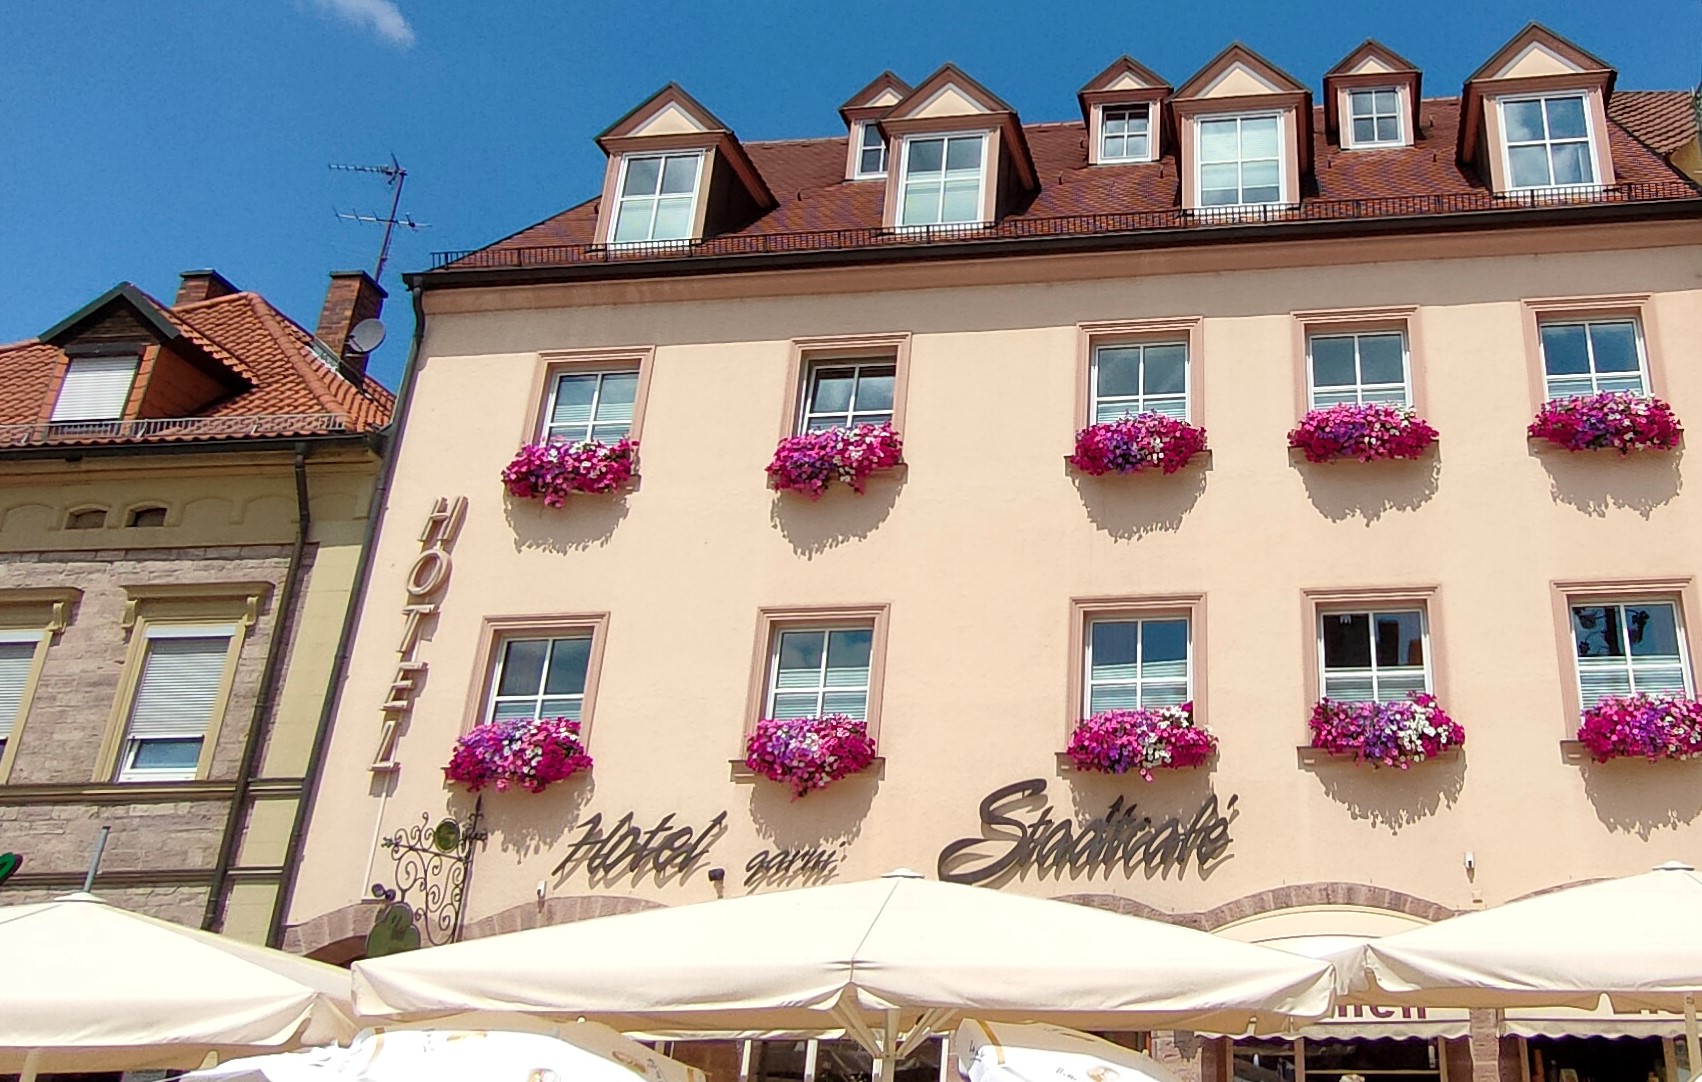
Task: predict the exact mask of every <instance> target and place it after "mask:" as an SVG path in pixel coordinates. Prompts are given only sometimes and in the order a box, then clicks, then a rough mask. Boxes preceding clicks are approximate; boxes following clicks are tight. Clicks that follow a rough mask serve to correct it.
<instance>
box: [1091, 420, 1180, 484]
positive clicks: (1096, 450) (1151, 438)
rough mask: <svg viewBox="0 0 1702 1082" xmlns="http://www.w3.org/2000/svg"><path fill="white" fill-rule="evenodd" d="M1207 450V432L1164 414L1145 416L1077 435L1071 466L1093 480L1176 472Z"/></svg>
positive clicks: (1098, 426) (1119, 421) (1098, 427)
mask: <svg viewBox="0 0 1702 1082" xmlns="http://www.w3.org/2000/svg"><path fill="white" fill-rule="evenodd" d="M1205 449H1206V430H1205V429H1203V428H1200V427H1199V426H1197V425H1191V424H1189V423H1188V422H1186V421H1179V420H1177V419H1176V418H1174V417H1166V416H1165V415H1164V414H1162V413H1142V414H1137V415H1136V416H1133V417H1124V418H1122V419H1120V420H1116V421H1107V422H1105V423H1103V424H1097V425H1088V426H1087V427H1086V428H1084V429H1082V430H1081V431H1080V432H1077V433H1076V453H1075V454H1073V455H1071V456H1070V457H1069V459H1068V461H1069V464H1070V465H1071V466H1074V467H1075V468H1076V469H1078V470H1080V471H1081V472H1083V473H1085V474H1087V475H1089V476H1090V477H1100V476H1103V475H1104V474H1107V473H1138V472H1139V471H1141V470H1147V469H1160V470H1163V471H1164V472H1165V473H1175V472H1176V471H1177V470H1179V469H1181V468H1182V467H1183V466H1186V465H1187V464H1188V460H1189V459H1191V458H1193V457H1194V455H1196V454H1198V453H1199V452H1201V451H1203V450H1205Z"/></svg>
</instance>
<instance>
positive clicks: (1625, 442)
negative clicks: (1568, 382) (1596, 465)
mask: <svg viewBox="0 0 1702 1082" xmlns="http://www.w3.org/2000/svg"><path fill="white" fill-rule="evenodd" d="M1525 431H1526V433H1527V434H1528V435H1529V436H1530V437H1531V438H1532V439H1537V440H1544V441H1546V442H1548V443H1552V444H1554V445H1555V446H1556V447H1562V448H1564V449H1566V450H1568V451H1594V450H1600V449H1603V448H1610V447H1611V448H1612V449H1614V450H1616V451H1618V452H1619V453H1620V454H1622V455H1628V454H1630V453H1631V452H1632V451H1637V450H1651V451H1670V450H1672V449H1673V448H1675V447H1677V446H1678V444H1679V440H1680V439H1681V438H1682V437H1683V436H1684V428H1683V427H1682V426H1681V425H1680V424H1679V423H1678V418H1677V417H1676V416H1675V415H1674V414H1673V412H1672V407H1671V406H1669V405H1667V404H1666V403H1665V402H1662V401H1661V400H1660V399H1658V398H1650V397H1647V396H1644V395H1639V394H1633V393H1631V392H1630V391H1604V392H1603V393H1601V394H1593V395H1584V396H1582V397H1579V398H1557V399H1555V400H1553V401H1552V402H1545V403H1543V406H1542V409H1540V410H1538V411H1537V416H1536V420H1534V421H1532V422H1531V423H1530V427H1529V428H1527V429H1526V430H1525Z"/></svg>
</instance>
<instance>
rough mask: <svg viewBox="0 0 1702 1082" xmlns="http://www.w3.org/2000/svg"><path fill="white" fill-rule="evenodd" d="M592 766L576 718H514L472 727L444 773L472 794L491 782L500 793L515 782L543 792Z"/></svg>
mask: <svg viewBox="0 0 1702 1082" xmlns="http://www.w3.org/2000/svg"><path fill="white" fill-rule="evenodd" d="M590 769H591V756H589V755H587V754H585V745H584V744H582V743H581V742H580V740H579V723H578V722H577V721H574V720H572V719H571V718H511V719H506V720H502V721H487V722H484V723H483V724H480V725H475V726H473V728H472V730H471V731H470V732H468V733H467V734H466V735H465V736H463V737H462V738H461V739H459V740H457V741H456V742H455V750H454V752H453V753H451V755H450V757H449V765H448V766H446V767H444V768H443V776H444V778H445V779H447V780H448V781H451V782H454V783H455V784H457V785H464V786H466V787H467V791H468V792H469V793H476V792H478V791H479V790H480V789H483V788H484V787H485V786H487V785H491V786H495V788H496V790H497V792H499V793H500V792H503V791H504V790H507V789H509V788H512V787H514V786H519V787H520V788H522V789H525V790H526V791H527V792H530V793H541V792H543V791H544V789H545V788H546V787H547V786H549V785H550V784H551V783H552V782H558V781H562V780H563V779H565V778H570V777H572V776H573V775H575V774H577V773H579V772H580V771H581V770H590Z"/></svg>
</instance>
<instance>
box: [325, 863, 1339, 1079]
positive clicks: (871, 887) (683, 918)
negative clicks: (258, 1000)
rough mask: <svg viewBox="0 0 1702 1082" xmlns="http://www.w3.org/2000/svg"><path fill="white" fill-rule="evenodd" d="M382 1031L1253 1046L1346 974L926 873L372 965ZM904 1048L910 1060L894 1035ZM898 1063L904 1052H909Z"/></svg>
mask: <svg viewBox="0 0 1702 1082" xmlns="http://www.w3.org/2000/svg"><path fill="white" fill-rule="evenodd" d="M354 983H355V1003H356V1006H357V1007H358V1008H359V1009H360V1010H361V1012H362V1013H363V1014H368V1015H374V1016H392V1017H403V1018H418V1019H426V1018H431V1017H434V1016H450V1015H456V1014H460V1013H462V1012H467V1011H498V1012H510V1011H517V1012H522V1013H528V1014H541V1015H549V1016H558V1017H569V1018H571V1017H575V1016H580V1015H583V1016H586V1017H590V1018H594V1019H597V1020H599V1021H603V1022H607V1023H609V1024H610V1025H613V1026H615V1027H617V1028H620V1029H628V1030H635V1029H638V1030H652V1031H655V1030H819V1029H824V1028H829V1027H834V1026H844V1027H845V1028H846V1029H847V1030H848V1031H849V1032H850V1033H851V1034H852V1036H854V1037H856V1038H857V1039H858V1040H859V1041H860V1042H862V1043H863V1044H864V1046H865V1047H866V1048H869V1049H870V1050H871V1051H875V1050H876V1047H877V1045H878V1044H881V1042H877V1041H876V1039H875V1038H874V1031H875V1030H876V1029H884V1030H885V1031H886V1032H887V1033H888V1034H889V1035H890V1034H891V1033H893V1032H894V1031H895V1029H896V1028H897V1027H898V1026H899V1025H900V1024H901V1023H900V1017H899V1016H900V1015H902V1016H903V1019H902V1022H903V1024H904V1025H905V1027H906V1028H911V1029H912V1037H913V1038H914V1037H917V1036H919V1035H920V1034H921V1033H923V1032H926V1031H928V1030H930V1029H938V1028H940V1027H941V1026H944V1025H946V1024H947V1023H948V1021H949V1022H950V1023H952V1024H955V1022H956V1016H957V1015H958V1014H966V1015H972V1016H974V1017H977V1018H984V1019H987V1020H989V1021H1004V1022H1024V1021H1048V1022H1055V1023H1059V1024H1064V1025H1072V1026H1078V1027H1082V1028H1090V1029H1119V1028H1121V1029H1130V1028H1146V1027H1152V1026H1166V1025H1182V1024H1186V1025H1191V1026H1195V1027H1197V1028H1202V1029H1216V1030H1219V1031H1228V1032H1240V1031H1241V1030H1243V1029H1245V1028H1246V1027H1247V1026H1248V1025H1249V1023H1252V1024H1255V1025H1259V1026H1262V1027H1264V1028H1276V1027H1279V1026H1281V1025H1282V1024H1283V1023H1285V1022H1287V1021H1288V1020H1289V1019H1290V1018H1292V1017H1301V1018H1316V1017H1319V1016H1321V1015H1322V1014H1324V1013H1325V1012H1326V1011H1327V1010H1328V1009H1329V1006H1330V991H1331V985H1332V983H1333V974H1332V972H1331V970H1330V967H1329V965H1328V964H1327V963H1324V962H1318V961H1314V960H1311V959H1306V958H1299V957H1296V956H1293V955H1289V954H1284V953H1283V952H1281V951H1273V950H1268V949H1266V948H1263V947H1255V946H1250V945H1247V944H1243V943H1235V942H1232V941H1230V940H1226V939H1220V938H1218V937H1216V936H1212V935H1208V934H1206V933H1204V932H1196V931H1192V930H1190V929H1187V928H1180V927H1176V926H1174V925H1169V924H1163V923H1160V922H1157V921H1146V920H1140V919H1138V918H1135V917H1127V916H1122V915H1119V914H1115V913H1107V912H1104V911H1102V910H1096V909H1091V908H1088V907H1085V906H1078V905H1071V904H1069V903H1066V902H1054V901H1046V900H1043V899H1038V898H1027V897H1022V896H1018V895H1012V894H1002V893H999V892H997V891H993V890H988V889H986V888H983V887H969V886H962V885H958V884H950V883H939V882H932V881H928V880H924V879H922V878H921V877H920V876H916V875H915V873H904V874H894V875H889V876H885V877H882V878H880V879H874V880H868V881H864V882H858V883H845V884H835V885H831V886H821V887H806V888H802V889H798V890H790V891H783V892H779V893H774V894H758V895H750V896H748V897H743V898H735V899H729V900H725V901H714V902H705V903H701V904H697V905H687V906H679V907H677V908H673V909H653V910H647V911H645V912H642V913H631V914H625V915H621V916H614V917H602V918H598V919H596V920H590V921H585V922H582V923H575V924H564V925H556V926H554V927H549V928H538V929H533V930H531V931H524V932H514V933H510V934H508V935H502V936H493V937H491V938H489V939H480V940H475V941H473V942H468V943H458V944H454V945H451V946H447V947H437V948H433V949H432V950H424V951H416V952H413V953H410V954H400V955H394V956H391V957H388V958H378V959H373V960H370V961H365V962H357V963H356V964H355V967H354ZM885 1047H886V1048H888V1049H891V1048H892V1047H893V1045H892V1044H891V1039H890V1036H889V1038H888V1040H887V1041H886V1042H885ZM903 1051H904V1050H903V1049H900V1050H899V1054H902V1053H903Z"/></svg>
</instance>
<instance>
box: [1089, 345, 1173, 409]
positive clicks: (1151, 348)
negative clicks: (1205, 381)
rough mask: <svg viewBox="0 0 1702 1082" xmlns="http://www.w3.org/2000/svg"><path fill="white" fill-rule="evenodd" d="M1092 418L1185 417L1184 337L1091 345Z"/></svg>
mask: <svg viewBox="0 0 1702 1082" xmlns="http://www.w3.org/2000/svg"><path fill="white" fill-rule="evenodd" d="M1092 383H1093V386H1092V392H1093V422H1094V423H1095V424H1103V423H1104V422H1106V421H1115V420H1117V419H1118V418H1119V417H1127V416H1131V415H1133V414H1137V413H1162V414H1164V415H1165V416H1166V417H1175V418H1177V419H1178V420H1182V421H1186V420H1188V343H1187V342H1135V343H1126V344H1116V345H1103V346H1096V347H1095V348H1094V351H1093V372H1092Z"/></svg>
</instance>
